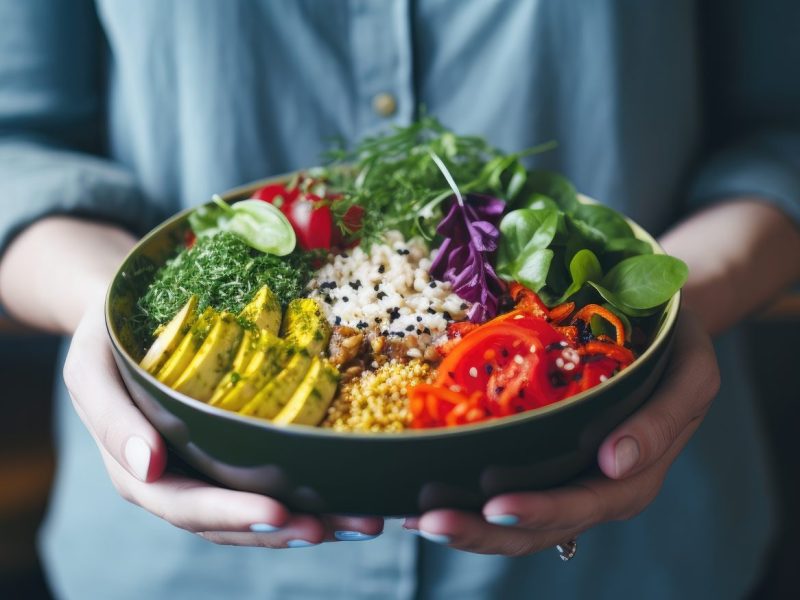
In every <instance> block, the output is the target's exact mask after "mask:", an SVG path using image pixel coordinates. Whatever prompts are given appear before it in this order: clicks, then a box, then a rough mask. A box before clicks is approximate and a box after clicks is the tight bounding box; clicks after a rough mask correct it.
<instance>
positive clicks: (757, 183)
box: [689, 0, 800, 226]
mask: <svg viewBox="0 0 800 600" xmlns="http://www.w3.org/2000/svg"><path fill="white" fill-rule="evenodd" d="M705 7H706V8H705V9H704V11H702V12H701V27H700V41H701V43H702V45H703V48H704V49H705V51H706V55H705V62H704V65H703V72H704V74H705V75H704V82H703V83H704V93H705V103H706V105H705V113H706V118H705V120H706V125H707V139H706V144H707V148H708V154H707V158H706V159H705V160H704V161H703V162H701V164H700V168H699V169H698V171H697V173H696V176H695V178H694V180H693V182H692V185H691V187H690V192H689V200H690V208H695V209H696V208H701V207H703V206H707V205H709V204H712V203H714V202H717V201H719V200H721V199H723V198H731V197H736V196H753V197H757V198H760V199H762V200H764V201H766V202H770V203H772V204H773V205H775V206H776V207H778V208H780V209H781V210H783V212H784V213H785V214H787V215H788V216H789V217H790V218H792V219H793V220H794V222H795V223H796V224H797V225H798V226H800V78H798V77H797V76H796V66H797V65H798V64H800V36H797V34H796V31H795V30H794V28H795V24H796V23H797V22H798V19H800V3H797V2H793V1H792V0H775V1H773V2H763V3H761V2H747V1H746V0H734V1H732V2H731V1H730V0H724V1H722V0H713V1H712V2H709V3H706V4H705Z"/></svg>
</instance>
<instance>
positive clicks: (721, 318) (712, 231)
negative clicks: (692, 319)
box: [660, 198, 800, 334]
mask: <svg viewBox="0 0 800 600" xmlns="http://www.w3.org/2000/svg"><path fill="white" fill-rule="evenodd" d="M660 241H661V243H662V245H663V246H664V248H665V249H666V251H667V252H668V253H669V254H672V255H674V256H677V257H678V258H681V259H683V260H684V261H685V262H686V263H687V264H688V265H689V280H688V282H687V284H686V286H685V288H684V302H685V304H686V306H689V307H690V308H692V309H693V310H694V311H695V312H696V313H697V314H698V315H699V317H700V319H701V320H702V322H703V324H704V326H705V328H706V330H707V331H708V332H709V333H711V334H717V333H720V332H722V331H724V330H725V329H727V328H728V327H730V326H732V325H734V324H736V323H737V322H739V321H740V320H741V319H742V318H744V317H745V316H746V315H748V314H749V313H751V312H752V311H754V310H755V309H757V308H759V307H760V306H762V305H764V304H765V303H766V302H768V301H769V300H770V299H772V298H774V297H775V295H776V294H778V293H779V292H780V291H781V290H783V289H785V288H786V287H787V286H789V285H790V284H791V283H793V282H794V281H796V280H797V279H798V278H800V231H798V229H797V227H796V226H795V224H794V223H792V222H791V221H790V220H789V219H788V218H787V217H786V215H784V214H783V213H782V212H781V211H780V210H778V209H776V208H774V207H772V206H770V205H769V204H766V203H764V202H758V201H756V200H752V199H747V198H741V199H735V200H732V201H730V202H724V203H721V204H717V205H715V206H713V207H711V208H709V209H707V210H704V211H702V212H700V213H698V214H696V215H694V216H692V217H691V218H689V219H688V220H686V221H684V222H682V223H679V224H678V225H676V226H675V227H674V228H673V229H671V230H670V231H668V232H667V233H666V234H665V235H664V236H662V238H661V240H660Z"/></svg>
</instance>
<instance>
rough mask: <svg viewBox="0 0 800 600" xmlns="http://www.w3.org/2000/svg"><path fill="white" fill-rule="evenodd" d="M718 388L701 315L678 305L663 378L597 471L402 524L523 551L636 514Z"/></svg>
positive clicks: (458, 542) (486, 548) (446, 538)
mask: <svg viewBox="0 0 800 600" xmlns="http://www.w3.org/2000/svg"><path fill="white" fill-rule="evenodd" d="M718 389H719V371H718V367H717V361H716V357H715V355H714V348H713V346H712V344H711V340H710V338H709V337H708V334H707V333H706V332H705V330H704V329H703V327H702V325H701V323H700V321H699V320H698V319H697V318H696V317H695V316H694V315H692V314H691V313H689V312H686V311H683V312H682V314H681V316H680V318H679V320H678V323H677V330H676V332H675V346H674V349H673V354H672V358H671V360H670V363H669V365H668V367H667V370H666V372H665V374H664V377H663V379H662V382H661V384H660V386H659V387H658V388H657V390H656V391H655V393H654V394H653V396H652V397H651V398H650V399H649V400H648V401H647V403H646V404H645V405H644V406H643V407H642V408H640V409H639V410H638V411H637V412H636V413H634V414H633V415H632V416H631V417H630V418H628V419H627V420H626V421H625V422H624V423H622V425H620V426H619V427H617V429H616V430H614V431H613V432H612V433H611V434H610V435H609V436H608V437H607V438H606V439H605V441H604V442H603V444H602V446H601V447H600V450H599V451H598V456H597V462H598V465H599V467H600V470H601V471H602V474H597V475H594V476H591V477H587V478H585V479H582V480H579V481H575V482H573V483H570V484H569V485H566V486H564V487H560V488H554V489H551V490H546V491H541V492H526V493H513V494H505V495H502V496H497V497H495V498H492V499H491V500H490V501H489V502H488V503H486V505H485V506H484V507H483V514H482V515H480V514H477V513H469V512H462V511H456V510H449V509H443V510H434V511H431V512H428V513H425V514H424V515H422V516H421V517H419V518H414V519H407V520H406V523H405V527H406V528H409V529H418V530H419V532H420V534H421V535H422V536H423V537H425V538H427V539H430V540H432V541H436V542H439V543H442V544H447V545H449V546H450V547H452V548H457V549H459V550H466V551H468V552H477V553H480V554H502V555H506V556H523V555H526V554H531V553H534V552H538V551H539V550H542V549H544V548H551V547H553V546H555V545H557V544H562V543H564V542H567V541H569V540H571V539H572V538H574V537H576V536H577V535H578V534H579V533H581V532H583V531H586V530H587V529H590V528H591V527H594V526H595V525H598V524H600V523H604V522H606V521H616V520H624V519H630V518H632V517H635V516H636V515H638V514H639V513H640V512H641V511H642V510H644V508H645V507H647V505H648V504H650V502H652V501H653V499H654V498H655V497H656V494H658V491H659V489H660V488H661V485H662V483H663V481H664V478H665V477H666V474H667V471H668V470H669V467H670V465H671V464H672V462H673V461H674V460H675V458H676V457H677V456H678V454H679V453H680V451H681V450H682V449H683V447H684V446H685V445H686V443H687V442H688V441H689V438H691V436H692V435H693V434H694V432H695V431H696V430H697V428H698V426H699V425H700V423H701V422H702V420H703V417H704V416H705V414H706V412H708V409H709V407H710V406H711V402H712V400H713V399H714V396H715V395H716V393H717V391H718Z"/></svg>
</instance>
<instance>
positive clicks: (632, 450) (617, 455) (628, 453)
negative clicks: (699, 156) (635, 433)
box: [614, 436, 639, 477]
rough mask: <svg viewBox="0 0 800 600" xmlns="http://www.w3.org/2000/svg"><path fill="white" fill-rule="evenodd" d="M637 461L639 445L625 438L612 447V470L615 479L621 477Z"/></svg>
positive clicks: (627, 437)
mask: <svg viewBox="0 0 800 600" xmlns="http://www.w3.org/2000/svg"><path fill="white" fill-rule="evenodd" d="M638 461H639V443H638V442H637V441H636V440H635V439H633V438H632V437H630V436H626V437H624V438H622V439H621V440H619V441H618V442H617V445H616V446H614V469H615V470H616V474H617V477H622V476H623V475H625V474H626V473H627V472H628V471H630V470H631V469H632V468H633V467H634V466H635V465H636V463H637V462H638Z"/></svg>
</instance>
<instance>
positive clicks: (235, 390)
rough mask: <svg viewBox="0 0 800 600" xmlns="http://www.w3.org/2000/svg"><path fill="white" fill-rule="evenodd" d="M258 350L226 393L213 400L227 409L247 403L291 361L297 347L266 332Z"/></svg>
mask: <svg viewBox="0 0 800 600" xmlns="http://www.w3.org/2000/svg"><path fill="white" fill-rule="evenodd" d="M258 346H259V347H258V350H256V352H255V354H253V357H252V358H251V359H250V362H249V363H248V364H247V367H245V369H244V372H242V373H241V375H240V377H239V378H238V380H237V381H236V383H235V384H234V385H233V387H232V388H231V389H230V390H228V391H227V392H226V393H225V394H223V395H221V396H219V397H217V398H216V401H215V402H212V404H213V405H214V406H219V407H220V408H224V409H226V410H233V411H237V410H240V409H241V408H242V407H243V406H244V405H245V404H247V403H248V402H249V401H250V400H251V399H252V398H253V396H255V395H256V393H257V392H258V390H260V389H261V388H262V387H264V386H265V385H266V384H267V382H269V380H271V379H272V378H273V377H275V376H276V375H277V374H278V373H279V372H280V371H281V369H283V367H284V365H286V363H287V362H288V361H289V359H290V357H291V355H292V354H294V352H295V349H294V347H293V346H291V345H289V344H287V343H286V342H284V341H283V340H281V339H279V338H277V337H275V336H274V335H271V334H268V333H265V334H263V335H262V336H261V337H260V338H259V342H258Z"/></svg>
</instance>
